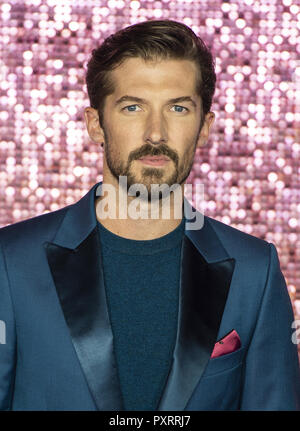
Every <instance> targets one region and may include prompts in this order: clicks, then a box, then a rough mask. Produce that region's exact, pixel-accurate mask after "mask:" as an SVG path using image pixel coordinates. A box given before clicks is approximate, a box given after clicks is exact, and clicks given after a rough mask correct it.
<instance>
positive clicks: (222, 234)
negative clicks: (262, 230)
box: [205, 216, 270, 257]
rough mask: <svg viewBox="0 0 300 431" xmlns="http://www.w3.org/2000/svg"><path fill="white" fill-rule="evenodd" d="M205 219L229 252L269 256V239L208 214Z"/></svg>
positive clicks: (238, 254)
mask: <svg viewBox="0 0 300 431" xmlns="http://www.w3.org/2000/svg"><path fill="white" fill-rule="evenodd" d="M205 221H206V222H207V223H209V224H210V226H211V227H212V228H213V230H214V231H215V232H216V234H217V235H218V237H219V238H220V240H221V242H222V243H223V245H224V247H225V248H226V249H227V250H228V252H230V253H232V254H236V255H237V256H245V257H247V256H251V257H262V256H264V257H268V256H269V253H270V243H269V242H268V241H266V240H264V239H262V238H259V237H257V236H255V235H251V234H249V233H246V232H243V231H241V230H240V229H237V228H235V227H233V226H229V225H227V224H225V223H223V222H221V221H219V220H216V219H214V218H211V217H208V216H205Z"/></svg>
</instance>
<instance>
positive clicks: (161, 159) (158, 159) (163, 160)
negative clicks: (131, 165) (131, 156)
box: [138, 156, 170, 166]
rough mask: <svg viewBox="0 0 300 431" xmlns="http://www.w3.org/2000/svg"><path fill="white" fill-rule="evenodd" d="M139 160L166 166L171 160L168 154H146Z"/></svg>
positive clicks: (148, 163) (147, 163) (153, 164)
mask: <svg viewBox="0 0 300 431" xmlns="http://www.w3.org/2000/svg"><path fill="white" fill-rule="evenodd" d="M138 160H139V161H140V162H142V163H144V164H146V165H151V166H164V165H166V164H167V163H168V162H169V161H170V159H169V158H168V157H167V156H145V157H141V158H140V159H138Z"/></svg>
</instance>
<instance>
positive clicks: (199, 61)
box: [86, 20, 216, 124]
mask: <svg viewBox="0 0 300 431" xmlns="http://www.w3.org/2000/svg"><path fill="white" fill-rule="evenodd" d="M132 57H140V58H142V59H144V60H145V61H147V60H158V59H182V60H191V61H194V62H195V63H196V65H197V66H198V70H199V72H200V73H199V76H198V81H197V93H198V94H199V95H200V97H201V100H202V107H203V114H204V116H205V115H206V114H207V112H209V111H210V108H211V104H212V98H213V95H214V92H215V84H216V74H215V62H214V59H213V57H212V54H211V52H210V51H209V49H208V48H207V46H206V45H205V43H204V42H203V40H202V39H201V38H200V37H198V36H196V34H195V33H194V32H193V31H192V30H191V29H190V28H189V27H188V26H186V25H185V24H182V23H180V22H177V21H171V20H149V21H145V22H141V23H138V24H134V25H131V26H129V27H126V28H124V29H122V30H119V31H118V32H117V33H114V34H112V35H110V36H109V37H108V38H106V39H105V40H104V42H103V43H102V44H101V45H100V46H99V47H98V48H97V49H93V51H92V55H91V58H90V60H89V62H88V64H87V73H86V84H87V91H88V95H89V99H90V106H91V107H92V108H95V109H97V111H98V113H99V118H100V123H101V124H102V121H103V109H104V102H105V97H106V96H107V95H109V94H112V93H113V91H114V87H113V82H112V81H111V80H110V77H109V72H110V71H111V70H113V69H114V68H116V67H117V66H119V65H120V64H121V63H122V62H123V61H124V60H125V59H127V58H132ZM203 120H204V118H203V116H202V123H203Z"/></svg>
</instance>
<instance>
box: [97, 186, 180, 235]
mask: <svg viewBox="0 0 300 431" xmlns="http://www.w3.org/2000/svg"><path fill="white" fill-rule="evenodd" d="M173 189H174V190H175V191H174V192H172V191H171V192H170V193H169V194H168V195H166V196H164V197H163V198H161V199H157V198H154V199H151V200H150V201H148V199H142V197H137V196H136V195H135V196H128V193H127V189H126V190H124V188H122V187H121V186H120V184H118V182H117V181H116V184H112V183H111V182H105V181H104V180H103V183H102V195H101V196H99V197H98V198H97V199H96V201H95V211H96V217H97V220H98V221H99V222H100V223H101V224H102V225H103V226H104V227H105V228H106V229H108V230H109V231H111V232H112V233H114V234H116V235H119V236H121V237H124V238H128V239H134V240H150V239H155V238H159V237H161V236H163V235H167V234H168V233H169V232H171V231H172V230H174V229H176V227H177V226H178V225H179V224H180V223H181V221H182V217H183V198H184V186H183V185H181V186H180V187H177V188H176V189H175V188H174V187H173ZM171 190H172V188H171Z"/></svg>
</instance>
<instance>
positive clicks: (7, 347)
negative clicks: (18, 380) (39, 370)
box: [0, 244, 16, 411]
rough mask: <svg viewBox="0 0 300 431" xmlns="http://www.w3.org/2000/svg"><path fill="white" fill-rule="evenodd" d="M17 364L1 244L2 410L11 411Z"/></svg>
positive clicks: (0, 332) (0, 406)
mask: <svg viewBox="0 0 300 431" xmlns="http://www.w3.org/2000/svg"><path fill="white" fill-rule="evenodd" d="M15 363H16V327H15V320H14V311H13V304H12V299H11V295H10V287H9V282H8V278H7V270H6V265H5V259H4V253H3V249H2V246H1V244H0V410H1V411H2V410H11V402H12V396H13V387H14V378H15Z"/></svg>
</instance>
